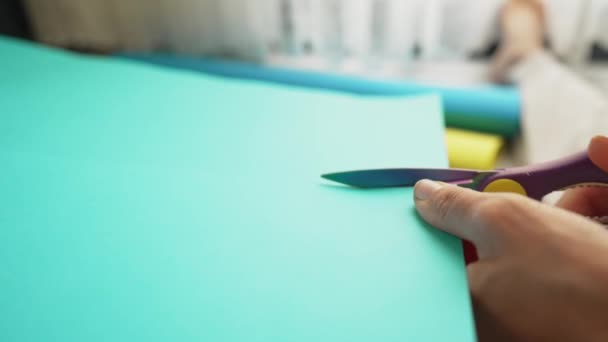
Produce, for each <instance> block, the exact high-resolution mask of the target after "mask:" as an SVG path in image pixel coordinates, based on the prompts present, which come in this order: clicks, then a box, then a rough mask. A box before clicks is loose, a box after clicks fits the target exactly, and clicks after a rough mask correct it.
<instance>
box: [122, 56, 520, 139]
mask: <svg viewBox="0 0 608 342" xmlns="http://www.w3.org/2000/svg"><path fill="white" fill-rule="evenodd" d="M120 56H121V57H125V58H129V59H133V60H138V61H144V62H148V63H154V64H159V65H163V66H169V67H174V68H180V69H189V70H195V71H198V72H204V73H207V74H212V75H220V76H224V77H233V78H241V79H242V78H245V79H253V80H259V81H266V82H274V83H280V84H288V85H293V86H300V87H309V88H322V89H327V90H333V91H341V92H348V93H354V94H358V95H381V96H404V95H416V94H422V93H437V94H439V95H440V96H441V98H442V99H443V106H444V110H445V120H446V124H447V125H448V126H451V127H459V128H465V129H470V130H477V131H482V132H488V133H494V134H499V135H502V136H505V137H512V136H514V135H516V134H517V133H518V131H519V117H520V112H521V98H520V94H519V91H518V90H517V89H516V88H514V87H503V86H484V87H474V88H455V87H439V86H433V85H428V84H421V83H414V82H396V81H383V80H370V79H365V78H361V77H355V76H347V75H336V74H329V73H321V72H313V71H303V70H295V69H286V68H278V67H269V66H264V65H258V64H250V63H243V62H233V61H224V60H216V59H200V58H190V57H181V56H179V57H178V56H174V55H165V54H137V53H126V54H121V55H120Z"/></svg>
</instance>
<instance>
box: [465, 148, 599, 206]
mask: <svg viewBox="0 0 608 342" xmlns="http://www.w3.org/2000/svg"><path fill="white" fill-rule="evenodd" d="M473 183H474V185H473V186H471V188H474V189H476V190H479V191H484V192H515V193H519V194H522V195H525V196H528V197H530V198H534V199H536V200H541V199H542V198H543V197H544V196H545V195H547V194H549V193H551V192H553V191H558V190H563V189H567V188H571V187H575V186H581V185H591V186H608V172H605V171H603V170H601V169H600V168H599V167H597V166H596V165H595V164H593V162H592V161H591V160H590V159H589V157H588V156H587V152H580V153H577V154H574V155H571V156H568V157H565V158H561V159H558V160H553V161H549V162H545V163H540V164H534V165H529V166H522V167H513V168H507V169H501V170H496V171H495V172H494V173H491V174H487V175H480V176H478V179H473Z"/></svg>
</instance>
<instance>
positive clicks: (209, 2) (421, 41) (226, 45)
mask: <svg viewBox="0 0 608 342" xmlns="http://www.w3.org/2000/svg"><path fill="white" fill-rule="evenodd" d="M503 1H504V0H127V1H124V0H26V7H27V9H28V11H29V12H30V16H31V18H32V23H33V25H34V29H35V32H36V34H37V37H38V38H39V39H40V40H41V41H43V42H46V43H49V44H53V45H59V46H77V47H85V48H87V47H90V48H97V49H105V50H137V51H154V50H163V51H172V52H177V53H181V54H188V55H197V56H199V55H213V56H230V57H236V58H242V59H249V60H259V61H260V60H268V59H269V58H271V57H273V56H274V57H276V56H291V57H294V56H296V57H297V56H308V57H310V58H317V59H320V60H324V61H326V62H330V63H331V62H336V61H341V60H370V59H372V60H373V59H376V60H377V59H390V60H396V61H406V60H409V59H412V58H425V59H432V58H454V57H459V56H460V57H462V56H463V55H466V54H468V53H470V52H472V51H475V50H479V49H481V48H483V47H484V46H486V45H487V44H488V43H489V42H490V41H491V40H492V39H494V38H495V37H496V22H497V21H496V18H497V14H498V11H499V9H500V6H501V5H502V3H503ZM546 3H547V7H548V11H547V12H548V17H549V35H550V38H551V40H552V42H553V46H554V47H555V49H556V51H557V53H558V54H560V55H562V56H563V57H566V59H574V58H577V57H580V56H573V55H572V51H573V50H576V51H579V55H580V54H581V53H580V51H583V52H582V54H583V55H584V54H585V51H587V50H588V46H589V45H590V43H591V41H597V42H599V43H603V44H606V45H608V30H606V29H605V28H606V24H605V22H608V20H602V18H606V19H608V6H606V3H608V0H546ZM414 51H418V53H416V54H414Z"/></svg>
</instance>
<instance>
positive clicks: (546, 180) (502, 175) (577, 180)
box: [322, 152, 608, 200]
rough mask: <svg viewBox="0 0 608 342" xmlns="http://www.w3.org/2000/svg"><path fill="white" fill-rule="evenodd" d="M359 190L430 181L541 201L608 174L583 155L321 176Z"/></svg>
mask: <svg viewBox="0 0 608 342" xmlns="http://www.w3.org/2000/svg"><path fill="white" fill-rule="evenodd" d="M322 177H323V178H326V179H329V180H332V181H335V182H338V183H342V184H346V185H350V186H355V187H360V188H380V187H403V186H413V185H414V184H416V182H417V181H419V180H421V179H424V178H428V179H432V180H438V181H443V182H449V183H453V184H457V185H461V186H464V187H468V188H471V189H474V190H478V191H484V192H514V193H519V194H522V195H525V196H528V197H530V198H533V199H536V200H541V199H542V198H543V197H544V196H545V195H547V194H549V193H551V192H553V191H558V190H563V189H567V188H571V187H575V186H584V185H590V186H607V187H608V172H605V171H603V170H601V169H600V168H599V167H597V166H596V165H595V164H593V162H592V161H591V160H590V159H589V157H588V156H587V152H580V153H577V154H574V155H571V156H568V157H565V158H562V159H558V160H554V161H550V162H546V163H540V164H534V165H529V166H522V167H513V168H506V169H498V170H493V171H478V170H465V169H421V168H415V169H412V168H397V169H376V170H356V171H347V172H338V173H330V174H325V175H322Z"/></svg>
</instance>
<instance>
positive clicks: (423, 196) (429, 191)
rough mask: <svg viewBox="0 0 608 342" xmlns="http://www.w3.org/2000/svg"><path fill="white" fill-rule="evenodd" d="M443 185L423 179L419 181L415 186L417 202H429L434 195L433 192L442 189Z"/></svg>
mask: <svg viewBox="0 0 608 342" xmlns="http://www.w3.org/2000/svg"><path fill="white" fill-rule="evenodd" d="M441 186H442V185H441V184H440V183H438V182H434V181H432V180H428V179H423V180H421V181H418V183H416V185H415V186H414V198H415V199H417V200H422V201H424V200H427V199H429V198H430V197H431V195H433V192H435V191H437V190H438V189H439V188H441Z"/></svg>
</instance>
